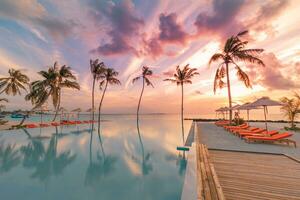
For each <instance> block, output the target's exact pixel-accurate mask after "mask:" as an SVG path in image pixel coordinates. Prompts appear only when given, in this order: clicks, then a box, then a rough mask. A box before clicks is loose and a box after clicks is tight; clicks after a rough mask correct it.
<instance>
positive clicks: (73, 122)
mask: <svg viewBox="0 0 300 200" xmlns="http://www.w3.org/2000/svg"><path fill="white" fill-rule="evenodd" d="M68 123H69V124H71V125H74V124H76V122H75V121H68Z"/></svg>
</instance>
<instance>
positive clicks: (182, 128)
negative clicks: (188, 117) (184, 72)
mask: <svg viewBox="0 0 300 200" xmlns="http://www.w3.org/2000/svg"><path fill="white" fill-rule="evenodd" d="M181 130H182V144H183V145H184V126H183V83H181Z"/></svg>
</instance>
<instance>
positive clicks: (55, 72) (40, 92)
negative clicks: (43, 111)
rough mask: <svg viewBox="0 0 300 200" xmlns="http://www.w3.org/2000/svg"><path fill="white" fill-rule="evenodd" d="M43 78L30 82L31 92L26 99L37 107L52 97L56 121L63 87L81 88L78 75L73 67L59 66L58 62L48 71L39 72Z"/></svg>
mask: <svg viewBox="0 0 300 200" xmlns="http://www.w3.org/2000/svg"><path fill="white" fill-rule="evenodd" d="M38 73H39V74H40V75H41V76H42V77H43V79H42V80H38V81H34V82H32V83H31V84H30V93H29V94H28V95H26V97H25V99H26V100H31V102H32V104H34V105H35V107H34V109H35V108H38V107H40V106H42V105H43V104H44V103H45V102H46V101H47V100H48V98H49V97H50V96H51V97H52V103H53V106H54V108H55V110H56V112H55V116H54V118H53V121H55V119H56V117H57V114H58V111H59V109H60V103H61V91H62V89H63V88H72V89H77V90H80V86H79V84H78V83H77V81H76V77H75V76H74V75H73V73H72V71H71V67H68V66H66V65H63V66H62V67H58V64H57V62H55V63H54V66H53V67H49V69H48V70H47V71H40V72H38Z"/></svg>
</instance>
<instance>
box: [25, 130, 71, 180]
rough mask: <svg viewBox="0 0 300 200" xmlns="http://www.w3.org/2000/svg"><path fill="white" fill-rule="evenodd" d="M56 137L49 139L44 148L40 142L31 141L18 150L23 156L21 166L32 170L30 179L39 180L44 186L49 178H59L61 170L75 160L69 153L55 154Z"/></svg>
mask: <svg viewBox="0 0 300 200" xmlns="http://www.w3.org/2000/svg"><path fill="white" fill-rule="evenodd" d="M57 139H58V138H57V136H56V135H54V136H53V137H51V140H50V142H49V145H48V147H47V148H46V147H45V146H44V144H43V143H42V141H41V140H31V142H30V143H29V144H28V145H26V146H22V147H21V148H20V151H21V153H22V154H23V156H24V159H23V166H24V167H25V168H30V169H34V170H35V171H34V172H33V174H32V175H31V178H36V179H39V180H40V181H42V182H45V183H46V184H47V183H48V181H49V180H50V178H51V176H59V175H61V174H62V172H63V170H64V169H65V168H66V167H67V166H68V165H70V164H71V163H72V162H73V161H74V160H75V158H76V155H71V152H70V151H65V152H62V153H58V152H57V143H58V141H57Z"/></svg>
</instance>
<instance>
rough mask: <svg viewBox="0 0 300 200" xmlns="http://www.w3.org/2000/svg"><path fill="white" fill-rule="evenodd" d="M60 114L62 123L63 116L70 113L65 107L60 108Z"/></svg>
mask: <svg viewBox="0 0 300 200" xmlns="http://www.w3.org/2000/svg"><path fill="white" fill-rule="evenodd" d="M59 111H60V112H61V113H60V121H61V116H62V115H63V114H64V112H66V111H68V110H67V109H65V108H64V107H60V108H59Z"/></svg>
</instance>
